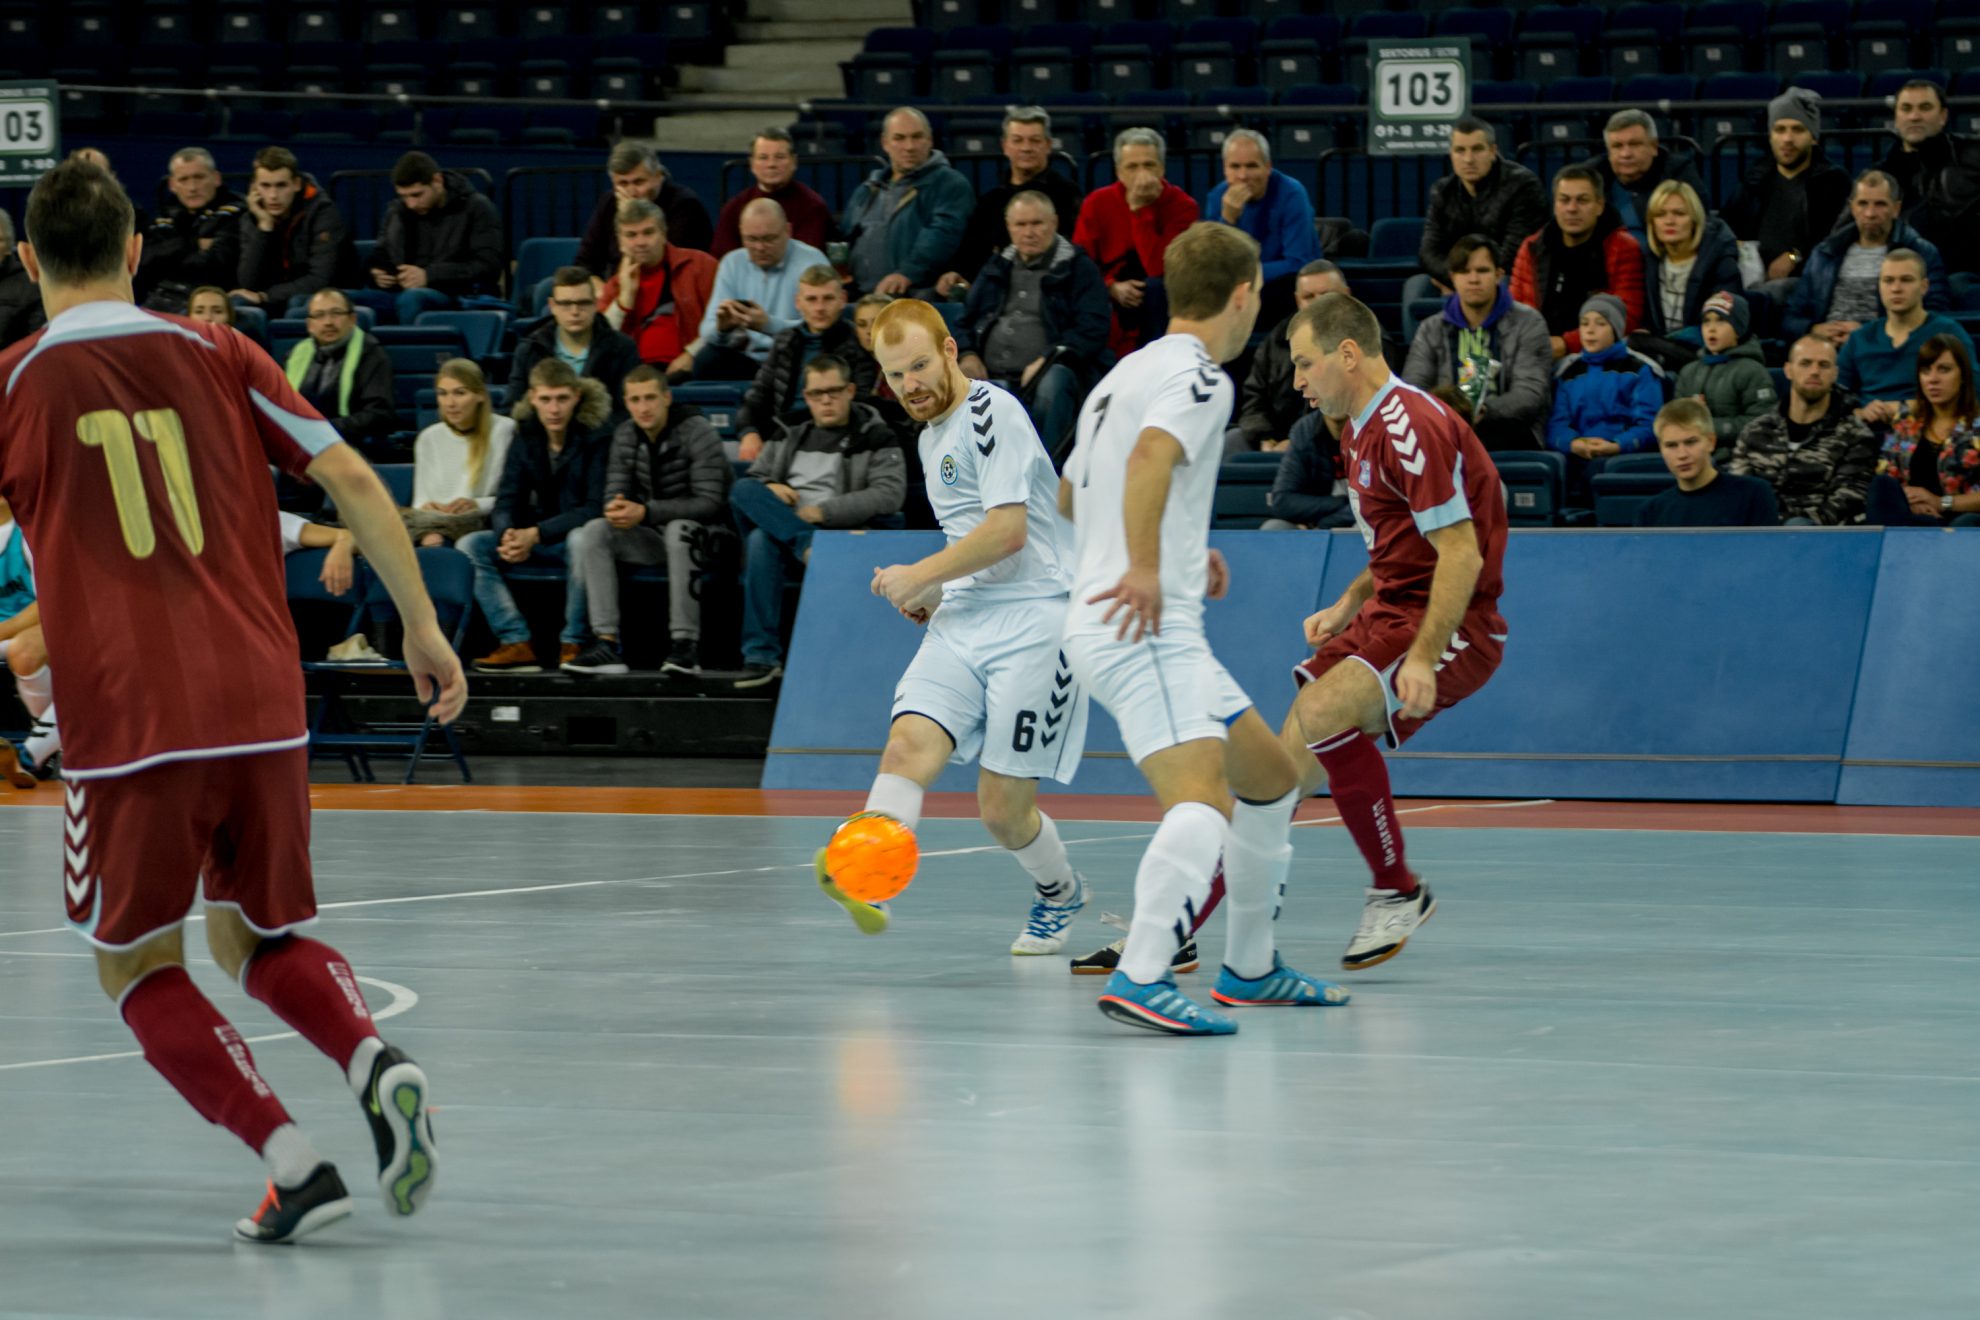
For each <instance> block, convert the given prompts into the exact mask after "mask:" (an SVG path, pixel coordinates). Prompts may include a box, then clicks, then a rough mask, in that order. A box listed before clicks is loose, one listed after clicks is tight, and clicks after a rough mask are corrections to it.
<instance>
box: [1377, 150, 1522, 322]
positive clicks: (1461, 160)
mask: <svg viewBox="0 0 1980 1320" xmlns="http://www.w3.org/2000/svg"><path fill="white" fill-rule="evenodd" d="M1546 223H1547V190H1546V189H1545V188H1544V187H1542V186H1541V183H1540V180H1539V179H1538V178H1537V177H1536V176H1535V175H1534V173H1533V171H1532V170H1529V169H1527V168H1526V167H1525V166H1524V165H1521V164H1519V163H1518V162H1516V161H1510V160H1506V159H1505V158H1504V157H1502V156H1500V155H1499V135H1498V133H1497V131H1496V130H1494V129H1493V127H1492V126H1491V125H1490V124H1488V123H1486V122H1485V121H1484V120H1482V119H1478V118H1475V117H1473V116H1471V115H1465V116H1464V117H1463V118H1461V119H1459V120H1458V121H1457V122H1456V123H1454V124H1452V125H1451V172H1450V173H1449V174H1447V175H1445V176H1444V177H1443V178H1441V179H1439V180H1437V182H1436V183H1434V184H1432V185H1431V187H1430V207H1429V210H1428V213H1427V214H1426V215H1425V216H1424V218H1423V241H1422V242H1421V243H1419V244H1418V245H1417V248H1416V264H1417V265H1419V266H1421V267H1422V268H1423V275H1422V276H1420V277H1419V276H1412V277H1411V278H1410V281H1409V283H1408V284H1407V285H1405V286H1404V288H1403V302H1404V304H1405V305H1407V304H1408V303H1410V302H1412V301H1414V300H1415V299H1417V298H1428V297H1432V296H1434V295H1433V293H1432V289H1433V288H1434V289H1435V291H1436V292H1439V293H1445V294H1448V293H1449V292H1450V291H1451V276H1450V271H1449V269H1448V268H1447V267H1446V265H1445V259H1446V258H1447V256H1448V255H1449V253H1450V250H1451V244H1453V243H1455V242H1457V241H1458V240H1459V239H1460V238H1463V237H1464V236H1465V235H1466V234H1488V235H1490V236H1491V238H1492V241H1493V243H1494V244H1495V245H1496V247H1495V249H1494V253H1495V255H1496V256H1497V257H1498V259H1499V267H1500V269H1502V270H1511V269H1512V264H1513V258H1514V257H1516V256H1518V255H1519V245H1520V243H1521V242H1522V241H1524V240H1525V238H1526V236H1527V235H1528V234H1531V233H1533V232H1534V231H1535V230H1537V229H1538V228H1540V226H1541V225H1544V224H1546Z"/></svg>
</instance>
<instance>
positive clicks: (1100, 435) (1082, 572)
mask: <svg viewBox="0 0 1980 1320" xmlns="http://www.w3.org/2000/svg"><path fill="white" fill-rule="evenodd" d="M1233 393H1234V390H1233V387H1232V385H1231V378H1230V377H1229V376H1227V375H1225V374H1224V372H1223V369H1222V368H1221V367H1219V366H1218V365H1217V364H1216V363H1215V362H1213V361H1211V360H1210V354H1209V352H1208V351H1207V350H1206V349H1205V348H1204V347H1203V341H1202V340H1200V339H1198V338H1197V337H1196V336H1195V335H1185V334H1178V335H1168V336H1166V337H1164V338H1162V339H1158V340H1156V341H1155V342H1154V343H1152V344H1150V345H1148V347H1146V348H1143V349H1141V350H1139V351H1138V352H1135V353H1131V354H1129V355H1128V356H1127V357H1126V358H1124V359H1122V361H1121V362H1120V364H1119V365H1118V366H1116V367H1115V368H1114V369H1113V370H1112V371H1110V372H1108V373H1107V375H1106V378H1105V379H1103V380H1102V381H1101V382H1100V383H1099V384H1098V385H1096V386H1094V387H1093V392H1092V393H1091V394H1089V395H1087V397H1086V405H1085V406H1084V407H1083V408H1081V409H1080V414H1079V432H1078V443H1077V444H1076V445H1075V446H1074V448H1073V453H1072V457H1071V458H1070V459H1069V460H1068V461H1067V463H1066V479H1067V480H1068V481H1070V482H1071V483H1072V486H1073V526H1074V529H1075V530H1076V531H1077V533H1078V537H1079V560H1078V569H1077V571H1076V572H1075V574H1074V577H1073V590H1072V607H1071V610H1070V611H1069V613H1068V615H1067V620H1066V631H1067V633H1068V634H1073V633H1082V632H1099V631H1108V632H1111V631H1112V630H1113V628H1114V626H1115V625H1113V624H1102V623H1101V621H1100V620H1101V618H1102V616H1103V615H1105V614H1106V612H1107V605H1108V602H1102V603H1101V604H1098V605H1088V604H1086V601H1087V599H1088V598H1090V597H1092V596H1096V595H1099V594H1100V593H1101V592H1103V591H1107V590H1109V589H1110V588H1112V587H1113V586H1114V584H1116V583H1117V582H1119V581H1120V580H1121V575H1122V574H1123V573H1125V572H1127V567H1128V551H1127V526H1126V522H1125V520H1124V518H1123V514H1122V501H1123V499H1124V498H1125V496H1126V493H1127V465H1128V455H1129V454H1132V453H1133V452H1134V447H1135V445H1136V444H1137V443H1138V442H1139V441H1140V439H1141V433H1142V432H1143V431H1145V430H1148V429H1149V428H1151V427H1154V428H1157V429H1160V430H1163V431H1166V432H1168V433H1169V434H1170V435H1172V436H1174V437H1175V438H1176V440H1177V441H1178V442H1179V443H1180V444H1181V445H1182V449H1183V458H1182V462H1181V463H1179V464H1177V466H1176V468H1175V472H1174V474H1173V476H1172V477H1171V478H1170V483H1169V499H1168V503H1167V504H1166V505H1165V506H1164V508H1163V510H1162V629H1163V631H1164V632H1167V631H1168V630H1169V629H1170V628H1189V629H1194V630H1197V631H1201V630H1202V627H1203V593H1204V590H1205V588H1206V585H1207V583H1208V579H1209V561H1210V510H1211V505H1212V503H1213V502H1214V501H1215V499H1216V494H1217V466H1218V463H1219V462H1220V460H1221V459H1222V456H1223V446H1224V428H1225V426H1226V425H1228V424H1229V422H1230V416H1231V398H1232V395H1233ZM1116 622H1118V619H1117V620H1116Z"/></svg>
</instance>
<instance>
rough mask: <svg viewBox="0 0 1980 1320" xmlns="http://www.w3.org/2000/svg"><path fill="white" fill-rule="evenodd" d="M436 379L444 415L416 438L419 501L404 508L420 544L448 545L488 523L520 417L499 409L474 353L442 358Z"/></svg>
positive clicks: (415, 485)
mask: <svg viewBox="0 0 1980 1320" xmlns="http://www.w3.org/2000/svg"><path fill="white" fill-rule="evenodd" d="M433 385H434V390H435V392H436V393H437V394H438V395H439V403H440V420H439V421H437V422H435V423H434V424H433V425H431V426H429V427H427V428H426V429H425V430H424V431H421V432H420V433H419V439H418V440H416V441H415V442H414V444H413V507H412V508H410V509H407V510H405V511H404V516H405V520H406V530H407V531H408V532H410V533H411V534H412V537H413V540H414V541H415V542H416V543H417V544H419V545H445V544H447V543H448V542H450V541H458V540H459V539H460V538H461V537H463V536H466V535H467V534H468V533H469V532H477V531H480V530H481V529H482V528H484V527H486V526H487V525H488V514H489V511H490V510H491V509H493V508H494V507H495V488H496V487H497V486H498V485H499V484H500V483H501V480H502V461H503V459H504V458H506V457H507V455H508V452H509V442H510V441H511V440H513V439H514V438H515V434H516V423H515V420H514V419H513V418H509V417H503V416H501V415H500V414H498V413H497V412H496V411H495V409H494V407H493V406H492V405H491V404H490V403H489V399H488V380H487V378H486V377H485V376H483V375H482V374H481V368H480V367H478V366H476V365H475V364H474V363H473V362H470V361H469V360H468V359H466V358H454V359H452V360H450V361H447V362H444V363H442V364H441V366H440V371H439V373H438V374H437V375H436V376H435V377H434V381H433Z"/></svg>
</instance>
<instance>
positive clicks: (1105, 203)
mask: <svg viewBox="0 0 1980 1320" xmlns="http://www.w3.org/2000/svg"><path fill="white" fill-rule="evenodd" d="M1167 154H1168V150H1167V146H1166V145H1165V144H1164V143H1163V141H1162V135H1161V134H1160V133H1158V132H1156V131H1155V130H1154V129H1152V128H1128V129H1123V130H1121V133H1120V136H1118V137H1116V138H1115V139H1114V182H1112V183H1110V184H1108V185H1107V186H1106V187H1104V188H1096V189H1095V190H1094V191H1093V192H1091V193H1089V194H1088V195H1087V198H1086V201H1085V202H1084V203H1083V204H1082V205H1081V206H1080V209H1079V224H1078V225H1076V226H1075V227H1074V228H1073V244H1074V246H1076V247H1078V248H1079V249H1080V250H1081V251H1083V252H1085V253H1086V255H1087V256H1089V257H1092V258H1093V260H1094V261H1095V262H1096V263H1097V264H1098V265H1099V267H1100V274H1101V277H1102V278H1103V279H1104V280H1105V281H1106V283H1107V297H1108V298H1109V300H1111V301H1112V302H1113V304H1114V329H1113V334H1112V336H1111V338H1110V340H1109V347H1111V348H1112V349H1113V350H1114V352H1115V353H1116V354H1126V353H1131V352H1133V351H1134V350H1135V348H1136V347H1138V346H1139V345H1140V343H1141V341H1142V339H1143V337H1144V336H1143V334H1142V330H1143V327H1154V328H1155V329H1157V330H1159V329H1160V328H1161V327H1162V326H1164V325H1166V324H1167V323H1168V319H1169V316H1168V312H1167V311H1166V310H1164V308H1163V306H1162V299H1161V281H1162V268H1163V259H1164V254H1165V253H1166V252H1167V251H1168V248H1169V244H1170V243H1171V242H1173V241H1174V240H1175V239H1176V238H1178V237H1180V236H1181V234H1182V232H1183V231H1184V230H1185V229H1188V228H1189V227H1190V226H1191V225H1193V224H1195V223H1196V218H1197V215H1198V211H1197V208H1196V199H1195V198H1194V197H1191V196H1190V195H1189V194H1188V193H1186V192H1184V191H1183V190H1182V189H1181V188H1178V187H1177V186H1176V185H1175V184H1173V183H1170V182H1169V181H1168V180H1167V179H1166V178H1164V177H1163V174H1162V171H1163V166H1164V165H1165V164H1166V157H1167Z"/></svg>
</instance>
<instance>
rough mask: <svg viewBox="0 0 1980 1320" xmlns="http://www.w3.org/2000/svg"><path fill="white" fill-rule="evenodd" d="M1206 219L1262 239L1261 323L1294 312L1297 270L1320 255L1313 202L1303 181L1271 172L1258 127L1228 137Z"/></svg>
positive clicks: (1206, 201)
mask: <svg viewBox="0 0 1980 1320" xmlns="http://www.w3.org/2000/svg"><path fill="white" fill-rule="evenodd" d="M1203 216H1204V218H1205V219H1206V220H1221V221H1223V222H1224V223H1225V224H1227V225H1235V226H1237V227H1238V228H1239V229H1242V230H1243V231H1244V232H1245V233H1247V234H1250V235H1251V236H1252V237H1253V238H1255V239H1257V240H1258V249H1259V257H1260V260H1261V261H1262V262H1263V264H1264V267H1265V293H1264V301H1263V302H1262V303H1261V304H1260V306H1259V311H1258V319H1259V322H1260V324H1274V323H1276V322H1277V321H1278V320H1279V319H1280V318H1281V317H1285V316H1290V315H1291V314H1292V311H1293V284H1294V281H1295V280H1296V279H1297V278H1298V277H1299V268H1300V267H1301V266H1304V265H1305V264H1306V263H1307V262H1309V261H1312V260H1314V259H1315V258H1317V257H1319V256H1320V255H1321V252H1320V237H1319V235H1318V234H1316V233H1315V232H1314V229H1313V199H1312V198H1310V197H1308V196H1307V195H1306V189H1305V188H1304V187H1302V186H1301V185H1300V182H1299V180H1297V179H1295V178H1293V177H1292V176H1291V175H1289V174H1282V173H1280V172H1279V171H1278V170H1275V169H1273V168H1272V146H1271V144H1270V143H1269V142H1267V141H1266V140H1265V135H1264V134H1263V133H1260V132H1258V131H1257V130H1256V129H1250V128H1236V129H1232V130H1231V134H1230V136H1229V137H1227V138H1225V139H1224V181H1223V182H1222V183H1220V184H1218V185H1217V186H1216V187H1215V188H1212V189H1211V190H1210V195H1209V196H1208V197H1207V198H1205V199H1204V202H1203Z"/></svg>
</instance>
